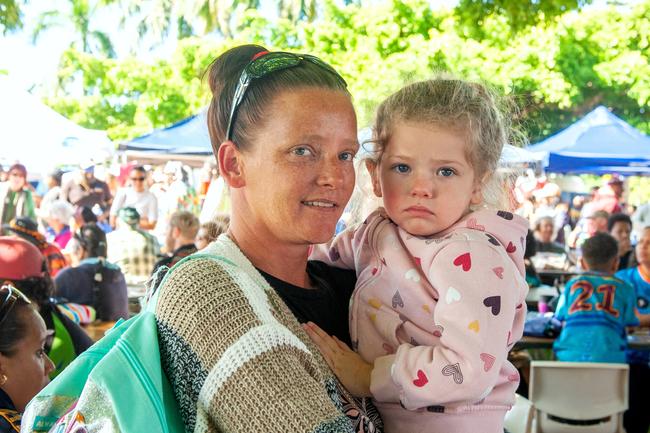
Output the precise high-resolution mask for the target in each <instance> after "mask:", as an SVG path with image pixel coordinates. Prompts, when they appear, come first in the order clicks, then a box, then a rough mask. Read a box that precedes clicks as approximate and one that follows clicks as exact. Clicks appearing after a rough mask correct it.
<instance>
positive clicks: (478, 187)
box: [469, 174, 489, 206]
mask: <svg viewBox="0 0 650 433" xmlns="http://www.w3.org/2000/svg"><path fill="white" fill-rule="evenodd" d="M488 179H489V175H487V174H486V175H485V176H483V177H482V178H481V179H480V180H479V179H477V180H475V181H474V189H472V197H471V198H470V200H469V203H470V204H471V205H473V206H478V205H480V204H481V203H483V184H484V183H485V182H487V180H488Z"/></svg>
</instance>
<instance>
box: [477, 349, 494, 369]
mask: <svg viewBox="0 0 650 433" xmlns="http://www.w3.org/2000/svg"><path fill="white" fill-rule="evenodd" d="M479 357H480V358H481V361H483V371H485V372H488V371H490V369H491V368H492V366H493V365H494V361H496V358H495V357H494V356H492V355H490V354H489V353H481V354H480V355H479Z"/></svg>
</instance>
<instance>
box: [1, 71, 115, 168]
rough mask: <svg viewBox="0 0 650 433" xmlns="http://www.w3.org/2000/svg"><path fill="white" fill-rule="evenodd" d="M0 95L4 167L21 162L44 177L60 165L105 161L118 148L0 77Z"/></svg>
mask: <svg viewBox="0 0 650 433" xmlns="http://www.w3.org/2000/svg"><path fill="white" fill-rule="evenodd" d="M0 95H1V96H2V98H0V149H1V150H0V161H2V163H3V164H11V163H14V162H16V161H19V162H21V163H23V164H25V166H26V167H27V170H28V171H29V172H30V173H31V174H36V173H41V174H45V173H48V172H50V171H52V170H53V169H54V168H55V167H57V166H60V165H69V166H70V165H75V164H79V163H80V162H83V161H86V160H88V159H94V160H95V161H99V160H104V159H106V158H108V157H110V156H111V155H112V154H113V152H114V148H115V147H114V145H113V143H112V142H111V141H110V140H109V139H108V137H107V135H106V132H105V131H96V130H92V129H86V128H83V127H81V126H79V125H77V124H76V123H74V122H72V121H70V120H68V119H67V118H65V117H64V116H62V115H60V114H59V113H57V112H56V111H54V110H53V109H51V108H49V107H48V106H47V105H45V104H43V103H42V102H41V101H40V100H39V99H38V98H37V97H35V96H33V95H32V94H30V93H29V92H27V91H24V90H21V89H18V88H17V87H16V86H15V85H12V83H11V81H10V80H9V78H7V77H0ZM5 168H6V167H5ZM30 177H31V176H30Z"/></svg>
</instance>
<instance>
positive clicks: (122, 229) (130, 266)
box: [106, 207, 160, 285]
mask: <svg viewBox="0 0 650 433" xmlns="http://www.w3.org/2000/svg"><path fill="white" fill-rule="evenodd" d="M117 218H118V220H117V229H116V230H114V231H112V232H111V233H109V234H108V235H106V239H107V241H108V255H107V259H108V261H109V262H111V263H115V264H116V265H118V266H119V267H120V268H121V269H122V272H124V277H125V278H126V282H127V284H130V285H141V284H144V282H145V281H147V279H148V278H149V275H150V274H151V270H152V269H153V267H154V265H155V264H156V261H157V260H158V254H159V253H160V246H159V245H158V241H157V240H156V238H155V237H154V236H153V235H151V234H149V233H147V232H145V231H144V230H141V229H140V228H139V223H140V221H141V217H140V214H139V213H138V211H137V210H136V209H135V208H133V207H123V208H122V209H120V210H119V211H118V213H117Z"/></svg>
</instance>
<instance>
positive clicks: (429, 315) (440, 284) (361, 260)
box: [305, 78, 528, 433]
mask: <svg viewBox="0 0 650 433" xmlns="http://www.w3.org/2000/svg"><path fill="white" fill-rule="evenodd" d="M510 132H511V131H510V128H509V122H508V121H507V119H506V117H505V115H504V114H502V112H501V111H500V110H499V108H498V107H497V102H496V96H495V95H493V94H492V93H491V92H490V91H488V89H486V88H485V87H483V86H482V85H479V84H474V83H469V82H465V81H462V80H457V79H445V78H437V79H433V80H429V81H424V82H418V83H415V84H411V85H408V86H406V87H404V88H403V89H401V90H399V91H398V92H397V93H395V94H393V95H392V96H390V97H389V98H388V99H387V100H386V101H384V102H383V103H382V104H381V106H380V107H379V109H378V113H377V117H376V120H375V125H374V130H373V143H374V146H375V147H374V151H375V152H374V154H375V155H374V156H375V157H374V159H373V160H369V161H367V163H366V166H367V168H368V170H369V171H370V173H371V177H372V183H373V189H374V192H375V194H376V195H377V196H378V197H382V199H383V204H384V207H383V208H379V209H377V210H376V211H375V212H373V213H372V214H371V215H370V216H369V217H368V218H367V219H366V221H365V222H364V223H363V224H361V225H360V226H359V227H357V228H354V229H349V230H346V231H344V232H343V233H341V234H340V235H339V236H337V237H336V238H335V239H334V240H333V241H332V243H331V244H330V245H326V246H319V247H317V248H316V249H315V251H314V252H313V254H312V259H315V260H322V261H326V262H328V263H331V264H333V265H334V266H338V267H343V268H353V269H355V270H356V273H357V277H358V280H357V285H356V289H355V292H354V293H353V295H352V300H351V306H350V334H351V340H352V344H353V348H354V350H355V351H356V352H358V355H357V354H356V353H354V352H352V351H351V350H350V349H349V348H347V347H346V346H345V345H344V344H343V343H341V342H340V341H338V340H336V339H332V338H330V337H329V336H327V335H326V334H324V333H323V332H322V331H321V330H320V329H318V328H317V327H316V326H315V325H313V324H307V325H306V326H305V329H306V331H307V332H308V334H309V335H310V336H311V337H312V339H313V340H314V341H315V343H316V344H317V345H318V346H319V348H320V350H321V352H322V353H323V355H324V357H325V358H326V360H327V361H328V363H329V364H330V366H331V367H332V369H333V370H334V372H335V373H336V374H337V376H338V377H339V379H340V380H341V382H342V383H343V385H344V386H346V388H347V389H348V390H350V391H351V392H353V393H355V394H356V395H359V396H361V395H371V396H372V397H373V398H374V401H375V403H376V405H377V407H378V409H379V410H380V412H381V415H382V418H383V420H384V425H385V431H386V432H387V433H397V432H408V433H417V432H445V433H454V432H482V433H493V432H494V433H496V432H500V433H501V432H503V419H504V415H505V413H506V411H507V410H508V409H509V408H510V406H511V405H512V404H513V401H514V392H515V389H516V388H517V385H518V383H519V375H518V373H517V370H516V369H515V368H514V367H513V366H512V364H510V363H509V362H508V361H507V359H506V357H507V354H508V350H509V349H510V348H511V347H512V345H513V344H514V343H515V342H516V341H517V340H518V339H519V338H520V337H521V335H522V330H523V324H524V318H525V314H526V307H525V297H526V293H527V290H528V286H527V285H526V281H525V277H524V262H523V254H524V244H525V237H526V232H527V228H528V223H527V222H526V220H524V219H523V218H521V217H518V216H516V215H513V214H512V213H510V212H506V211H497V210H496V209H498V208H499V205H500V203H503V202H505V201H500V200H507V188H506V187H505V186H504V184H502V183H501V182H500V181H499V180H498V178H497V176H495V172H496V169H497V164H498V160H499V156H500V154H501V150H502V147H503V144H504V143H506V142H507V141H508V139H509V138H510V137H509V136H510Z"/></svg>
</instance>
